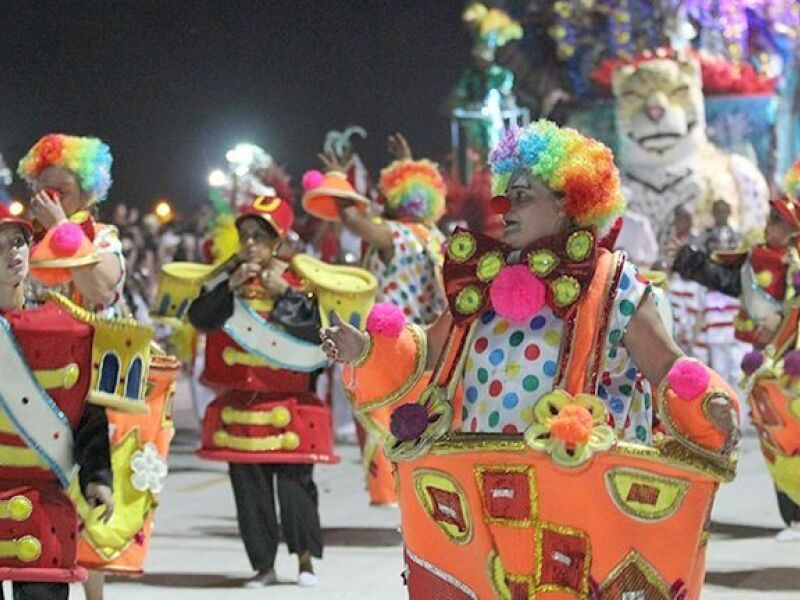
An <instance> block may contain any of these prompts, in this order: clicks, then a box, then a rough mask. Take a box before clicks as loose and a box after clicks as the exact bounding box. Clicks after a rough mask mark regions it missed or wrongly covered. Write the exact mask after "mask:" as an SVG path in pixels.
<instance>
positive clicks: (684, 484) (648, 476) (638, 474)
mask: <svg viewBox="0 0 800 600" xmlns="http://www.w3.org/2000/svg"><path fill="white" fill-rule="evenodd" d="M617 475H622V476H627V477H634V478H636V480H637V481H642V482H645V483H653V484H661V485H665V484H666V485H669V486H675V487H677V488H678V491H677V494H676V496H675V500H674V501H673V502H672V503H670V505H669V506H667V507H665V508H662V509H660V510H653V511H649V512H648V511H644V510H640V509H637V508H635V507H633V506H631V505H630V503H631V502H634V503H635V504H641V502H636V501H631V500H628V499H627V498H623V497H622V496H621V495H620V490H619V489H618V488H617V483H616V476H617ZM603 479H605V484H606V492H608V495H609V497H610V498H611V500H612V501H613V502H614V504H615V505H616V507H617V508H618V509H619V510H620V512H622V513H624V514H625V515H627V516H629V517H632V518H633V519H636V520H638V521H642V522H644V523H656V522H659V521H663V520H665V519H668V518H669V517H671V516H672V515H674V514H675V513H676V512H678V510H680V508H681V506H682V505H683V501H684V499H685V498H686V492H687V491H688V490H689V488H690V487H691V482H689V481H686V480H684V479H679V478H677V477H668V476H667V475H661V474H656V473H651V472H649V471H644V470H642V469H633V468H628V467H615V468H612V469H609V470H608V471H606V473H605V475H604V477H603ZM628 492H630V490H628ZM660 493H661V490H660V489H659V494H660Z"/></svg>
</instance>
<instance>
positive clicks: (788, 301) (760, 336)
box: [673, 161, 800, 542]
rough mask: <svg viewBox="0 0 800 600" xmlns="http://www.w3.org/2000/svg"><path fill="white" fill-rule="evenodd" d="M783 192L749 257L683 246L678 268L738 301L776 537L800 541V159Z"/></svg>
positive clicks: (739, 325)
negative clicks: (778, 525) (777, 522)
mask: <svg viewBox="0 0 800 600" xmlns="http://www.w3.org/2000/svg"><path fill="white" fill-rule="evenodd" d="M784 189H785V191H786V195H785V196H784V197H783V198H776V199H773V200H772V201H771V202H770V215H769V220H768V222H767V226H766V227H765V229H764V243H762V244H759V245H757V246H755V247H753V248H752V249H750V251H749V252H743V251H738V252H716V253H715V254H714V255H713V258H714V259H716V260H713V259H712V257H709V255H707V254H706V253H705V252H703V251H702V250H701V249H699V248H696V247H691V246H689V247H685V248H683V249H681V251H680V253H679V254H678V256H677V258H676V260H675V264H674V266H673V269H674V270H675V271H677V272H679V273H680V274H681V275H683V276H684V277H686V278H687V279H692V280H694V281H698V282H700V283H702V284H703V285H705V286H707V287H709V288H710V289H713V290H718V291H720V292H723V293H725V294H728V295H729V296H733V297H738V298H739V299H740V303H741V307H740V311H739V314H738V315H737V317H736V319H735V322H734V325H735V328H736V337H737V339H739V340H741V341H743V342H745V343H748V344H752V345H753V347H754V350H753V351H751V352H749V353H747V354H746V355H745V356H744V358H743V360H742V365H741V366H742V370H743V371H744V372H745V376H746V377H745V385H746V389H747V390H748V403H749V404H750V409H751V418H752V421H753V425H754V426H755V428H756V430H757V432H758V434H759V441H760V443H761V450H762V453H763V455H764V458H765V459H766V462H767V468H768V470H769V472H770V475H771V476H772V478H773V480H774V482H775V487H776V491H777V495H778V508H779V510H780V513H781V517H782V518H783V520H784V522H785V523H786V529H784V530H783V531H781V532H780V533H778V535H777V538H776V539H777V540H778V541H781V542H790V541H800V463H799V462H798V461H800V458H798V457H800V412H799V411H798V408H797V398H798V390H799V389H800V386H798V385H797V381H798V376H799V375H800V353H798V351H797V348H798V347H800V343H799V341H798V339H797V326H798V314H800V304H798V295H797V292H798V290H800V275H798V273H800V237H798V236H799V234H800V205H799V204H798V202H800V161H797V162H796V163H795V164H794V165H793V167H792V169H791V170H790V171H789V172H788V173H787V175H786V177H785V180H784Z"/></svg>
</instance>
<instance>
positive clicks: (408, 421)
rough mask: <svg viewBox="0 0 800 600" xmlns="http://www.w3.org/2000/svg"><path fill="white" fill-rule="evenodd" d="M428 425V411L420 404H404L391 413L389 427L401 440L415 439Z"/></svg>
mask: <svg viewBox="0 0 800 600" xmlns="http://www.w3.org/2000/svg"><path fill="white" fill-rule="evenodd" d="M427 426H428V411H427V410H425V407H424V406H422V405H421V404H416V403H412V404H404V405H403V406H401V407H399V408H397V409H396V410H395V411H394V412H393V413H392V420H391V422H390V423H389V429H390V430H391V432H392V435H393V436H394V437H396V438H397V439H398V440H399V441H401V442H407V441H410V440H416V439H417V438H419V437H420V436H421V435H422V434H423V433H424V432H425V428H426V427H427Z"/></svg>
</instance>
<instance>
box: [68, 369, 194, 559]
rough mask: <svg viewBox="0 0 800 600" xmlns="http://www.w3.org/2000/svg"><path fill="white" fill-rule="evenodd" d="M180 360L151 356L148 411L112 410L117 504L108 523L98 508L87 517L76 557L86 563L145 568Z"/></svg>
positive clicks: (170, 431)
mask: <svg viewBox="0 0 800 600" xmlns="http://www.w3.org/2000/svg"><path fill="white" fill-rule="evenodd" d="M180 366H181V365H180V362H179V361H178V360H176V359H175V358H174V357H172V356H152V357H151V362H150V374H149V377H148V380H147V382H148V394H147V406H148V408H149V409H150V411H149V413H148V414H145V415H132V414H127V413H121V412H117V411H113V410H109V411H108V422H109V428H110V429H111V431H112V437H111V461H112V469H113V471H114V501H115V510H114V515H113V517H112V519H111V521H110V523H109V524H108V525H103V524H101V523H98V522H97V520H96V513H93V514H92V516H91V517H90V519H88V520H86V519H85V518H84V530H83V535H82V536H81V538H80V541H79V544H78V561H79V563H80V564H81V565H83V566H84V567H87V568H90V569H96V570H103V571H116V572H125V573H141V572H142V570H143V565H144V560H145V557H146V556H147V548H148V545H149V543H150V536H151V534H152V531H153V517H154V513H155V508H156V500H157V496H158V494H159V493H160V491H161V490H160V485H163V478H164V477H165V476H166V471H163V472H156V471H157V469H158V468H159V467H158V466H157V465H158V464H163V466H164V467H166V459H167V455H168V454H169V447H170V443H171V442H172V438H173V436H174V434H175V428H174V425H173V422H172V398H173V396H174V394H175V380H176V378H177V377H178V373H179V372H180ZM162 473H163V475H162ZM142 488H144V489H142ZM81 504H82V505H84V506H83V510H82V511H81V513H82V516H83V515H85V514H87V513H86V512H85V511H86V507H85V503H84V502H83V499H81ZM80 508H81V507H80V506H79V509H80Z"/></svg>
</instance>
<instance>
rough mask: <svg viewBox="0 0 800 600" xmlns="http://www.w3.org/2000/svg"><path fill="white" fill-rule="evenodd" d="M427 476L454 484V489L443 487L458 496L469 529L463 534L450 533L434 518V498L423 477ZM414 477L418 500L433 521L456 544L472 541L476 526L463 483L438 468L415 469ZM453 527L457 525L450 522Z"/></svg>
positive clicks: (465, 543)
mask: <svg viewBox="0 0 800 600" xmlns="http://www.w3.org/2000/svg"><path fill="white" fill-rule="evenodd" d="M426 477H436V478H440V479H443V480H445V481H447V482H448V483H449V484H450V485H452V486H453V489H452V490H448V489H445V488H441V489H443V490H444V491H445V492H450V493H453V494H455V495H456V496H458V501H459V504H460V505H461V514H462V516H463V517H464V526H465V527H466V528H467V530H466V531H465V532H464V533H463V534H461V535H454V534H452V533H450V532H449V531H448V530H447V529H446V528H445V527H444V525H443V524H442V523H440V522H439V521H437V520H436V519H435V518H434V512H435V511H434V507H433V502H434V500H433V499H432V498H431V497H430V495H429V494H428V493H427V490H425V489H423V487H424V485H425V482H424V481H423V479H425V478H426ZM412 478H413V480H414V492H415V493H416V495H417V502H419V503H420V504H421V505H422V508H423V509H424V510H425V512H426V513H427V514H428V517H430V519H431V521H433V522H434V523H435V524H436V526H437V527H438V528H439V529H440V530H441V531H442V533H444V534H445V535H446V536H447V538H448V539H449V540H450V541H451V542H453V543H454V544H458V545H460V546H466V545H467V544H469V543H470V542H471V541H472V536H473V533H474V529H475V528H474V527H473V524H472V513H471V511H470V505H469V499H468V498H467V494H466V492H465V491H464V488H463V487H462V486H461V484H460V483H459V482H458V481H457V480H456V479H455V478H454V477H453V476H451V475H449V474H448V473H445V472H444V471H439V470H436V469H415V470H414V472H413V474H412ZM449 525H451V526H452V527H455V525H454V524H452V523H449Z"/></svg>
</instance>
